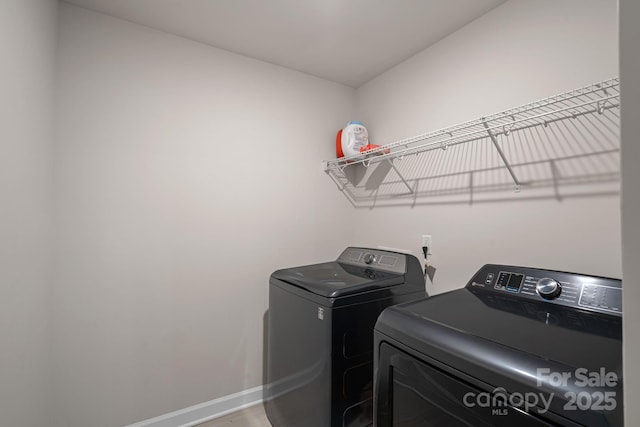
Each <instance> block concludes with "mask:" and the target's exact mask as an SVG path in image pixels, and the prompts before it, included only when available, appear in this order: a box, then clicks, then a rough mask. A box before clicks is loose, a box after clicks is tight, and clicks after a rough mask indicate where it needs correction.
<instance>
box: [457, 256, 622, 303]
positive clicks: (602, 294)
mask: <svg viewBox="0 0 640 427" xmlns="http://www.w3.org/2000/svg"><path fill="white" fill-rule="evenodd" d="M467 287H468V288H469V287H472V288H474V289H483V290H486V291H488V292H498V293H507V294H511V295H513V296H518V297H520V298H525V299H531V300H536V301H542V302H547V303H549V304H556V305H561V306H568V307H574V308H579V309H583V310H589V311H597V312H601V313H605V314H613V315H619V316H621V315H622V282H621V281H620V280H618V279H611V278H606V277H598V276H587V275H583V274H576V273H567V272H562V271H554V270H544V269H538V268H527V267H517V266H507V265H495V264H487V265H485V266H484V267H482V268H481V269H480V270H479V271H478V272H477V273H476V274H475V275H474V276H473V278H472V279H471V281H470V282H469V283H468V284H467Z"/></svg>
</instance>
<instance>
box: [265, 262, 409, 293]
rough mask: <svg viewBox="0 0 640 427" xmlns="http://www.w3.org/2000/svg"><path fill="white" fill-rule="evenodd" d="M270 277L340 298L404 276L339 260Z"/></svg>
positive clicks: (392, 283) (397, 281) (398, 282)
mask: <svg viewBox="0 0 640 427" xmlns="http://www.w3.org/2000/svg"><path fill="white" fill-rule="evenodd" d="M271 277H272V278H274V279H278V280H281V281H283V282H286V283H289V284H291V285H294V286H296V287H299V288H302V289H305V290H307V291H309V292H312V293H314V294H316V295H320V296H323V297H327V298H340V297H343V296H348V295H354V294H358V293H362V292H367V291H373V290H376V289H383V288H388V287H391V286H397V285H401V284H403V283H404V274H395V273H390V272H386V271H381V270H378V269H372V268H363V267H358V266H354V265H349V264H343V263H340V262H336V261H331V262H324V263H321V264H312V265H305V266H302V267H294V268H286V269H282V270H277V271H275V272H274V273H273V274H272V275H271Z"/></svg>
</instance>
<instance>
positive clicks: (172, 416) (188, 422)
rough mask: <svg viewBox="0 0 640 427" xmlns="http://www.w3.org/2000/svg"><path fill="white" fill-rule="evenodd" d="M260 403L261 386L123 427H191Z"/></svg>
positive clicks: (261, 395)
mask: <svg viewBox="0 0 640 427" xmlns="http://www.w3.org/2000/svg"><path fill="white" fill-rule="evenodd" d="M262 401H263V386H258V387H254V388H250V389H248V390H244V391H241V392H238V393H234V394H230V395H228V396H224V397H221V398H219V399H214V400H210V401H209V402H204V403H200V404H198V405H194V406H189V407H188V408H184V409H180V410H178V411H174V412H169V413H168V414H164V415H160V416H158V417H155V418H150V419H148V420H144V421H140V422H137V423H134V424H129V425H127V426H125V427H191V426H194V425H197V424H200V423H204V422H207V421H210V420H213V419H214V418H218V417H221V416H223V415H226V414H230V413H232V412H235V411H239V410H240V409H244V408H248V407H249V406H253V405H257V404H259V403H262Z"/></svg>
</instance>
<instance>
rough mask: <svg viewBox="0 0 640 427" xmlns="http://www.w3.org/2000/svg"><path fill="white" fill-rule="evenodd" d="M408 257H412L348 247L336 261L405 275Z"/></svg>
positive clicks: (378, 250)
mask: <svg viewBox="0 0 640 427" xmlns="http://www.w3.org/2000/svg"><path fill="white" fill-rule="evenodd" d="M408 256H412V255H408V254H401V253H398V252H391V251H383V250H380V249H369V248H353V247H349V248H347V249H345V250H344V251H343V252H342V254H340V256H339V257H338V259H337V261H338V262H341V263H343V264H350V265H356V266H359V267H364V268H371V269H375V270H384V271H388V272H390V273H396V274H405V273H406V270H407V257H408Z"/></svg>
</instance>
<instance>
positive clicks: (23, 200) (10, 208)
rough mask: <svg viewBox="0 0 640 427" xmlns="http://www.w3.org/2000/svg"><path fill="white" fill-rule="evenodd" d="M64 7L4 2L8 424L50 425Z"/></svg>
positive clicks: (1, 149)
mask: <svg viewBox="0 0 640 427" xmlns="http://www.w3.org/2000/svg"><path fill="white" fill-rule="evenodd" d="M56 10H57V2H55V1H51V0H5V1H2V2H0V57H2V66H1V67H0V93H1V94H2V96H0V117H1V119H0V123H1V125H0V289H1V290H2V295H1V296H0V425H3V426H42V425H47V424H48V417H49V409H50V406H49V402H50V400H49V397H50V391H51V388H50V372H51V371H50V366H49V364H48V362H49V325H50V316H49V313H50V308H51V301H50V299H49V291H50V282H49V280H50V279H49V278H50V271H49V259H50V249H51V247H50V239H49V230H50V224H49V219H50V214H51V150H52V142H53V137H52V126H53V109H52V101H53V66H54V51H55V34H56V24H57V22H56V13H57V12H56Z"/></svg>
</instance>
